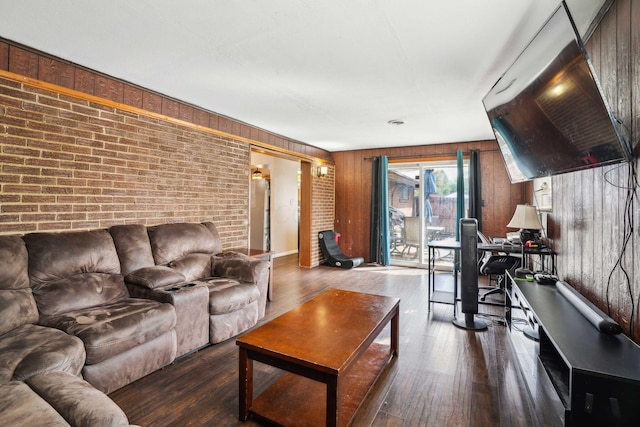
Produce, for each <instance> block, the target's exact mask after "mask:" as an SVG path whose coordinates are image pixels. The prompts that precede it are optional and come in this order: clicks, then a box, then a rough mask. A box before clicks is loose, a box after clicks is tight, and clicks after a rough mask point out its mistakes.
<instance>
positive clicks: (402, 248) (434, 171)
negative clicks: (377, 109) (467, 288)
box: [388, 159, 469, 268]
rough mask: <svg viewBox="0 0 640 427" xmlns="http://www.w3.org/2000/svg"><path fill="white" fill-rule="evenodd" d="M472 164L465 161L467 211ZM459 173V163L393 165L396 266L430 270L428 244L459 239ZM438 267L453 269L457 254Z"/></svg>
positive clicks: (393, 261)
mask: <svg viewBox="0 0 640 427" xmlns="http://www.w3.org/2000/svg"><path fill="white" fill-rule="evenodd" d="M468 166H469V164H468V161H467V160H465V161H464V167H463V170H464V172H463V175H464V176H463V178H464V183H465V184H464V188H465V192H464V193H465V194H463V195H461V197H462V198H463V200H464V206H465V211H466V210H467V206H468V188H469V186H468V181H469V168H468ZM457 177H458V170H457V166H456V160H455V159H451V160H448V159H447V160H433V161H425V162H419V163H391V164H389V173H388V185H389V222H390V223H389V233H390V252H391V264H392V265H404V266H412V267H426V265H427V263H428V260H427V256H428V250H427V242H428V241H430V240H445V239H453V240H455V237H456V228H457V215H456V206H457V199H458V197H459V195H458V194H457V186H456V183H457ZM438 258H439V259H438V260H437V261H438V264H441V265H442V266H443V267H444V268H451V266H452V265H453V261H454V260H453V253H451V254H447V253H442V254H438Z"/></svg>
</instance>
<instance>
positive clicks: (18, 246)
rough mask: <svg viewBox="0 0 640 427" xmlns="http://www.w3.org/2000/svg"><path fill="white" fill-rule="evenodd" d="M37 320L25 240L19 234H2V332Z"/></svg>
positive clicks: (0, 294) (0, 279)
mask: <svg viewBox="0 0 640 427" xmlns="http://www.w3.org/2000/svg"><path fill="white" fill-rule="evenodd" d="M37 321H38V309H37V307H36V303H35V300H34V299H33V295H32V293H31V288H30V287H29V274H28V254H27V248H26V247H25V244H24V241H23V240H22V239H21V238H20V237H19V236H0V334H4V333H6V332H8V331H10V330H11V329H13V328H17V327H18V326H21V325H24V324H27V323H36V322H37Z"/></svg>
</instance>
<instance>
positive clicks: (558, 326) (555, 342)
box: [506, 273, 640, 427]
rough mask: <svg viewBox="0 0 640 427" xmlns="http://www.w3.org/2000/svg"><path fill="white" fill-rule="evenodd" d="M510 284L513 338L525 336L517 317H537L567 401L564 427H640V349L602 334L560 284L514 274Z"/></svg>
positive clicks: (551, 374) (547, 362)
mask: <svg viewBox="0 0 640 427" xmlns="http://www.w3.org/2000/svg"><path fill="white" fill-rule="evenodd" d="M507 280H508V281H509V282H510V283H511V292H510V293H509V294H508V304H507V307H508V313H507V316H506V317H507V324H508V327H509V330H510V334H511V335H512V336H513V335H515V334H521V332H520V331H519V330H518V329H517V328H516V327H515V324H514V323H513V319H512V317H513V318H515V317H516V316H518V317H522V316H525V317H526V316H527V315H528V316H532V317H533V319H532V320H533V321H534V322H535V323H536V324H537V327H538V333H539V335H540V341H539V343H538V344H535V347H537V350H538V360H539V363H540V364H541V365H542V366H543V367H544V370H545V371H546V375H547V376H548V379H549V380H550V381H551V384H552V385H553V388H554V389H555V392H556V393H557V396H558V397H559V398H560V401H561V402H562V406H563V407H564V414H560V415H561V416H563V418H564V425H565V426H581V427H582V426H638V425H640V347H638V346H637V345H636V344H635V343H634V342H633V341H631V340H630V339H629V338H627V337H626V336H625V335H623V334H619V335H607V334H604V333H601V332H600V331H598V330H597V329H596V328H595V327H594V326H593V325H592V324H591V323H590V322H589V321H588V320H587V319H586V318H585V317H584V316H583V315H582V314H581V313H580V312H579V311H578V310H577V309H576V308H575V307H574V306H573V305H572V304H571V303H570V302H569V300H568V299H566V298H565V297H564V296H563V295H562V294H560V293H559V292H558V291H557V290H556V287H555V285H554V284H552V285H542V284H538V283H536V282H527V281H521V280H514V279H513V278H512V277H511V276H510V275H509V274H508V273H507ZM520 309H521V310H522V311H521V312H520ZM516 313H518V314H516ZM512 338H514V339H515V338H516V337H515V336H513V337H512ZM519 357H520V358H524V357H531V355H525V354H520V355H519ZM521 367H523V361H522V360H521ZM525 375H527V374H526V373H525Z"/></svg>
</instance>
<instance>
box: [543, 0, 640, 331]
mask: <svg viewBox="0 0 640 427" xmlns="http://www.w3.org/2000/svg"><path fill="white" fill-rule="evenodd" d="M587 51H588V52H589V55H590V57H591V60H592V62H593V65H594V68H595V70H596V73H597V75H598V77H599V80H600V82H601V85H602V88H603V91H604V92H605V95H606V98H607V100H608V101H609V104H610V106H611V108H612V109H613V111H614V114H615V115H616V117H617V118H619V119H620V120H622V122H623V123H624V126H625V127H627V128H628V129H629V131H630V134H631V141H633V142H634V143H637V142H638V139H639V138H640V2H639V1H636V0H617V1H616V2H615V3H614V4H613V6H612V7H611V9H609V11H608V13H607V14H606V15H605V17H604V18H603V20H602V22H601V23H600V25H599V26H598V28H597V29H596V31H595V32H594V33H593V35H592V36H591V38H590V39H589V41H588V43H587ZM638 163H639V161H638V154H637V150H636V154H635V165H636V168H638V166H639V165H638ZM628 171H629V166H628V165H626V164H625V165H622V166H610V167H606V168H599V169H593V170H587V171H582V172H575V173H570V174H565V175H560V176H557V177H553V179H552V186H553V210H552V211H551V212H550V213H549V214H548V222H549V237H550V238H551V239H552V242H553V248H554V249H555V250H556V252H558V273H559V275H560V276H561V277H562V278H564V279H565V280H566V281H567V282H568V283H570V284H571V285H572V286H574V287H575V288H576V289H577V290H578V291H580V292H581V293H582V294H583V295H585V296H586V297H587V298H588V299H589V300H591V301H592V302H593V303H594V304H596V305H597V306H598V307H600V309H602V310H604V311H605V312H609V314H610V315H611V316H612V317H613V318H614V319H615V320H617V321H618V322H620V323H621V324H622V325H623V326H624V330H625V333H627V334H628V335H630V334H631V329H632V328H631V326H632V324H633V333H632V338H633V339H634V341H635V342H638V343H640V321H639V320H640V319H639V316H638V295H639V294H640V274H639V272H640V256H639V253H640V249H638V230H640V228H639V227H638V226H639V224H638V221H639V219H640V204H639V203H638V200H637V199H636V200H635V202H634V204H633V206H632V209H633V211H634V214H635V215H634V217H635V218H634V222H635V223H634V224H633V230H634V231H633V233H632V235H631V240H630V241H629V243H628V245H627V249H626V252H625V255H624V256H623V257H622V263H621V264H619V265H617V264H616V263H617V260H618V257H619V254H620V253H621V251H622V248H623V233H624V229H625V216H624V205H625V200H626V195H627V191H626V189H625V188H626V187H627V186H628V182H627V177H628ZM623 268H624V270H625V271H626V273H625V272H624V271H623ZM627 277H628V279H627Z"/></svg>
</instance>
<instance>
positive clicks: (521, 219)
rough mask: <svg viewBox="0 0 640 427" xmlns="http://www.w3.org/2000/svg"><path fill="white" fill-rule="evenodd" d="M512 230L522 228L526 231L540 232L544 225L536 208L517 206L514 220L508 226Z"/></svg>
mask: <svg viewBox="0 0 640 427" xmlns="http://www.w3.org/2000/svg"><path fill="white" fill-rule="evenodd" d="M507 227H510V228H520V229H524V230H540V229H542V224H541V223H540V218H538V211H537V210H536V207H535V206H531V205H517V206H516V211H515V213H514V214H513V218H511V221H509V224H507Z"/></svg>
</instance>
